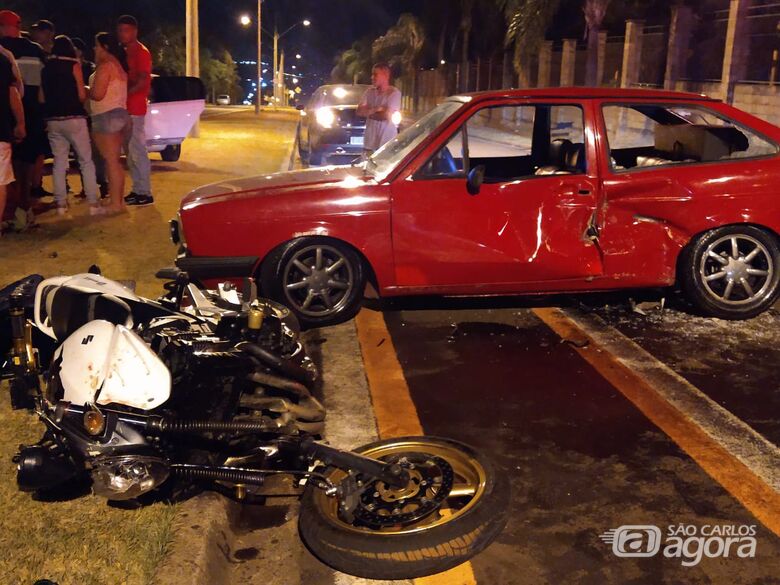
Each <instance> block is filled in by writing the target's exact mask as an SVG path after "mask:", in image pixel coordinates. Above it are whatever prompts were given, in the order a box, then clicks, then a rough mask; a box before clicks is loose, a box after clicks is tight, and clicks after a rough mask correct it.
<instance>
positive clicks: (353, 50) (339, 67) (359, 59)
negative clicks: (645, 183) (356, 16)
mask: <svg viewBox="0 0 780 585" xmlns="http://www.w3.org/2000/svg"><path fill="white" fill-rule="evenodd" d="M370 73H371V43H370V42H368V41H367V40H365V39H364V40H360V41H355V42H354V43H352V47H350V48H349V49H347V50H346V51H344V52H343V53H341V55H339V56H338V58H337V59H336V65H335V67H333V71H331V74H330V76H331V79H332V80H333V81H334V82H341V83H359V82H361V81H363V82H367V81H368V80H369V77H370Z"/></svg>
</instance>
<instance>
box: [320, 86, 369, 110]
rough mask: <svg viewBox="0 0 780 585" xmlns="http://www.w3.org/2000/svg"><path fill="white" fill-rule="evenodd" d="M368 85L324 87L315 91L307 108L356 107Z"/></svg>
mask: <svg viewBox="0 0 780 585" xmlns="http://www.w3.org/2000/svg"><path fill="white" fill-rule="evenodd" d="M369 87H370V86H368V85H326V86H323V87H320V88H319V89H317V91H316V92H315V93H314V95H313V96H312V98H311V100H310V101H309V105H308V108H309V109H316V108H322V107H327V106H330V107H338V106H356V105H357V104H358V103H360V100H361V99H362V98H363V94H365V93H366V90H367V89H368V88H369Z"/></svg>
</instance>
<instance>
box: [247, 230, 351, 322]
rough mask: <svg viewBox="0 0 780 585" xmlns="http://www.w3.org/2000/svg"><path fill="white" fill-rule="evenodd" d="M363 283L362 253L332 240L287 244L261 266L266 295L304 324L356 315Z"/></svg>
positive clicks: (262, 285) (312, 238)
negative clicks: (287, 309) (287, 308)
mask: <svg viewBox="0 0 780 585" xmlns="http://www.w3.org/2000/svg"><path fill="white" fill-rule="evenodd" d="M334 266H335V268H334ZM365 283H366V269H365V265H364V263H363V260H362V258H361V257H360V255H359V254H358V253H357V252H356V251H355V250H354V249H353V248H352V247H350V246H348V245H347V244H345V243H343V242H340V241H338V240H332V239H329V238H318V237H304V238H298V239H296V240H293V241H291V242H288V243H287V244H285V245H283V246H280V247H279V248H277V249H276V250H274V251H273V252H272V253H271V254H269V255H268V257H266V259H265V260H264V261H263V264H262V266H261V269H260V290H261V291H262V293H263V294H264V295H266V296H268V297H270V298H272V299H273V300H275V301H277V302H280V303H282V304H283V305H285V306H287V307H289V308H290V310H291V311H292V312H293V313H295V316H296V317H297V318H298V320H299V321H300V323H301V325H302V326H303V327H305V328H313V327H324V326H327V325H335V324H337V323H343V322H344V321H349V320H350V319H352V318H353V317H354V316H355V315H356V314H357V312H358V311H359V310H360V305H361V301H362V299H363V291H364V289H365Z"/></svg>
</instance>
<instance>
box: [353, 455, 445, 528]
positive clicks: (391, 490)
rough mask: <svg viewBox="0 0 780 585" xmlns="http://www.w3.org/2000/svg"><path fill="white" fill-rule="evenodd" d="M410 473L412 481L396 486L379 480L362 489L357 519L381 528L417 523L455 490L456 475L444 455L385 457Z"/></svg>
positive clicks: (356, 511)
mask: <svg viewBox="0 0 780 585" xmlns="http://www.w3.org/2000/svg"><path fill="white" fill-rule="evenodd" d="M385 461H386V462H387V463H396V464H398V465H399V466H401V467H402V468H404V469H405V470H406V472H407V473H408V474H409V482H408V483H407V484H406V485H405V486H403V487H401V488H395V487H392V486H389V485H387V484H386V483H385V482H383V481H382V480H376V481H374V482H373V483H371V484H370V485H368V486H367V487H366V489H364V490H363V492H362V494H361V496H360V499H359V503H358V505H357V506H356V507H355V510H354V511H353V514H354V518H355V520H356V521H358V522H360V523H362V524H366V525H368V526H371V527H373V528H382V527H386V526H397V525H399V524H400V525H406V524H412V523H414V522H417V521H418V520H420V519H422V518H424V517H426V516H428V515H429V514H431V513H432V512H434V511H436V510H437V509H439V507H440V506H441V504H442V502H444V500H445V499H446V498H447V496H449V494H450V491H451V490H452V485H453V481H454V477H455V474H454V473H453V471H452V466H451V465H450V464H449V463H447V461H445V460H444V459H442V458H441V457H437V456H435V455H429V454H426V453H404V454H399V455H394V456H393V457H390V458H388V459H387V460H385Z"/></svg>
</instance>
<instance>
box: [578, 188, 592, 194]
mask: <svg viewBox="0 0 780 585" xmlns="http://www.w3.org/2000/svg"><path fill="white" fill-rule="evenodd" d="M577 195H590V189H580V190H578V191H577Z"/></svg>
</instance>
